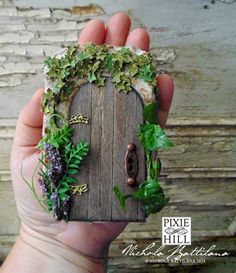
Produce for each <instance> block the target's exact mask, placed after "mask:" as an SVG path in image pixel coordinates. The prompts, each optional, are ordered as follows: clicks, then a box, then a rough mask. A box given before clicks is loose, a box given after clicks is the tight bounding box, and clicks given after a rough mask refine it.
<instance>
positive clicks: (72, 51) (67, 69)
mask: <svg viewBox="0 0 236 273" xmlns="http://www.w3.org/2000/svg"><path fill="white" fill-rule="evenodd" d="M45 66H46V69H47V77H48V80H49V81H50V82H51V85H50V88H49V89H48V90H47V91H46V92H45V93H44V95H43V100H42V109H43V112H44V113H46V114H48V113H52V112H53V109H54V107H55V101H56V102H57V103H59V102H60V101H65V100H67V98H68V97H69V96H70V95H71V93H72V90H73V89H74V88H75V87H76V84H77V80H78V78H86V79H87V80H88V81H89V82H90V83H94V84H97V85H98V86H104V85H105V75H107V74H110V75H111V78H112V82H113V83H114V85H115V86H116V89H117V90H118V91H123V92H125V93H127V92H129V91H131V78H136V79H143V80H144V81H146V82H149V83H151V84H153V85H155V71H154V67H153V66H152V58H151V55H150V54H149V53H144V54H141V55H137V54H135V53H133V52H132V51H131V50H130V49H129V48H125V47H124V48H120V49H117V50H115V51H111V50H109V46H107V45H94V44H86V45H85V46H83V47H79V46H75V45H73V46H70V47H68V49H67V51H66V53H65V56H64V57H62V58H57V57H56V56H54V57H49V58H48V59H47V60H46V61H45Z"/></svg>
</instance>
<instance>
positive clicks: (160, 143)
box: [138, 124, 174, 151]
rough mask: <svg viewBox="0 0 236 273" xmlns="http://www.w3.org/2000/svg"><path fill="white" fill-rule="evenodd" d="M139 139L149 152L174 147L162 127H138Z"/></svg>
mask: <svg viewBox="0 0 236 273" xmlns="http://www.w3.org/2000/svg"><path fill="white" fill-rule="evenodd" d="M138 137H139V140H140V142H141V144H142V145H143V147H144V148H145V149H146V150H148V151H158V150H159V149H162V148H169V147H173V146H174V145H173V144H172V142H171V141H170V140H169V139H168V138H167V136H166V134H165V132H164V130H163V129H161V127H160V125H156V124H141V125H139V127H138Z"/></svg>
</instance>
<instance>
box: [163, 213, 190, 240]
mask: <svg viewBox="0 0 236 273" xmlns="http://www.w3.org/2000/svg"><path fill="white" fill-rule="evenodd" d="M162 245H191V217H162Z"/></svg>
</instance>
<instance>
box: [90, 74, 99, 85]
mask: <svg viewBox="0 0 236 273" xmlns="http://www.w3.org/2000/svg"><path fill="white" fill-rule="evenodd" d="M96 79H97V77H96V76H95V74H94V73H90V74H89V75H88V81H89V82H90V83H92V82H95V81H96Z"/></svg>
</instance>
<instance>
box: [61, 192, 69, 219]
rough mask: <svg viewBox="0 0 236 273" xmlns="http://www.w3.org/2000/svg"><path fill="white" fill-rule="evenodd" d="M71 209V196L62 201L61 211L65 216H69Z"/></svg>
mask: <svg viewBox="0 0 236 273" xmlns="http://www.w3.org/2000/svg"><path fill="white" fill-rule="evenodd" d="M69 210H70V198H69V197H68V198H67V199H65V200H63V201H62V205H61V213H62V214H63V215H64V216H68V214H69Z"/></svg>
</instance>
